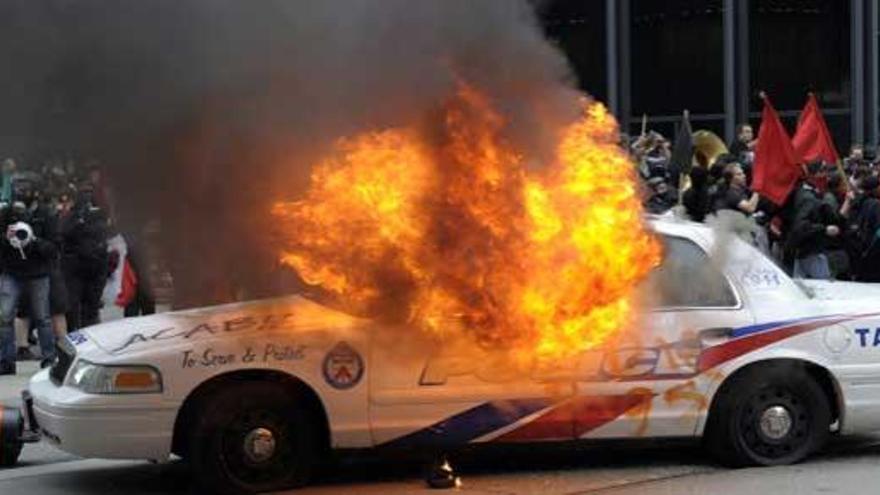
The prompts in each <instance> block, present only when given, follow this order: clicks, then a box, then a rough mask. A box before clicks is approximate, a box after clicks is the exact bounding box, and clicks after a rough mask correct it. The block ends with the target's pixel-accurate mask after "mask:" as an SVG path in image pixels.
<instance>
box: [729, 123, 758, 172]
mask: <svg viewBox="0 0 880 495" xmlns="http://www.w3.org/2000/svg"><path fill="white" fill-rule="evenodd" d="M756 144H757V140H756V139H755V131H754V129H752V126H751V125H749V124H740V125H738V126H736V139H735V140H734V141H733V142H732V143H730V146H729V147H728V149H729V150H730V151H729V152H730V154H731V155H733V158H734V160H735V161H737V162H738V163H739V164H740V165H741V166H742V168H743V172H745V174H746V178H747V181H748V183H751V181H752V165H753V164H754V163H755V145H756Z"/></svg>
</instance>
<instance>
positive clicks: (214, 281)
mask: <svg viewBox="0 0 880 495" xmlns="http://www.w3.org/2000/svg"><path fill="white" fill-rule="evenodd" d="M0 30H2V31H0V32H2V33H3V34H2V37H3V42H2V43H0V60H3V61H5V63H6V64H7V65H6V67H4V73H5V75H6V76H5V77H4V81H3V82H2V83H0V103H2V105H0V108H2V112H3V119H2V124H0V135H2V138H0V153H3V154H6V155H11V156H17V157H22V158H24V159H25V160H26V161H27V160H38V159H43V158H45V157H48V156H59V155H65V154H72V155H74V156H78V157H94V158H97V159H98V160H99V161H100V163H101V164H102V165H103V166H104V167H105V169H106V171H107V175H108V179H109V181H110V183H111V184H113V186H114V188H115V192H116V194H115V197H116V202H117V210H118V216H119V219H120V226H121V228H122V229H123V231H128V232H137V231H138V230H139V229H141V228H142V227H143V225H145V224H146V223H147V222H148V221H150V220H159V221H160V223H161V229H162V233H163V239H164V243H163V246H164V251H165V257H166V258H167V259H169V260H170V261H171V267H172V270H173V274H174V276H175V286H176V290H177V295H178V301H177V305H178V306H184V305H195V304H205V303H211V302H220V301H224V300H230V299H234V298H236V297H254V296H260V295H263V294H265V293H266V291H267V290H268V289H271V287H272V283H271V278H270V277H269V276H268V274H270V273H271V272H272V268H273V266H274V264H275V258H276V256H277V252H276V249H275V247H274V246H273V245H272V241H271V236H269V235H268V233H269V232H270V231H271V228H270V227H271V226H270V217H269V215H268V213H267V212H268V211H269V209H270V205H271V204H272V202H273V201H275V200H278V199H292V198H296V197H297V195H299V194H301V193H302V192H303V190H304V187H305V186H306V185H307V182H308V176H309V172H310V169H311V166H312V164H313V163H314V161H315V160H316V158H317V157H319V156H321V155H322V154H323V153H325V152H326V151H327V150H328V149H329V147H330V146H331V145H332V144H333V143H334V142H335V140H336V139H338V138H339V137H341V136H345V135H351V134H353V133H356V132H360V131H363V130H366V129H381V128H384V127H391V126H398V125H403V124H412V123H414V122H419V121H420V120H422V119H425V118H426V115H430V114H431V113H432V112H435V111H436V109H437V105H438V102H441V101H444V100H446V99H448V97H449V96H450V95H451V94H452V92H454V91H455V87H456V80H457V79H459V78H460V79H463V80H466V81H469V82H470V83H473V84H475V85H476V86H478V87H480V88H481V90H482V91H483V92H484V93H485V94H487V95H488V96H489V97H490V98H491V99H492V100H493V103H494V105H495V107H496V108H497V109H499V110H500V111H501V113H502V114H503V115H504V117H505V118H506V119H507V122H508V124H507V126H506V132H507V133H508V134H509V135H508V136H507V138H508V139H510V140H511V141H512V142H515V143H517V144H518V148H519V149H524V150H530V151H529V153H530V154H529V156H526V157H525V158H526V159H527V160H528V161H529V163H533V164H540V163H542V158H543V157H544V156H545V153H547V152H548V151H549V149H548V146H549V145H550V143H552V142H554V139H555V138H556V136H551V135H548V133H550V134H552V131H553V129H555V128H556V127H559V126H561V125H563V124H564V123H567V122H569V121H570V120H571V119H572V118H573V117H574V116H576V115H577V114H578V112H579V110H580V108H581V107H580V105H579V104H578V102H577V99H578V98H579V95H578V93H577V92H576V91H575V90H574V89H573V88H572V87H571V86H570V84H569V82H568V81H570V80H571V77H570V74H569V69H568V67H567V64H566V61H565V60H564V57H563V56H562V54H561V53H559V52H558V51H557V50H556V49H555V48H554V47H553V46H551V45H550V44H549V43H548V42H547V41H546V40H545V39H544V38H543V35H542V33H541V30H540V29H539V27H538V26H537V23H536V19H535V15H534V7H533V6H532V5H531V4H530V3H527V2H526V1H512V0H504V1H498V0H484V1H471V2H456V1H443V0H435V1H428V0H420V1H418V2H413V1H407V0H346V1H326V0H313V1H310V0H297V1H290V0H265V1H260V2H248V1H245V0H236V1H233V0H188V1H185V2H181V1H179V0H153V1H149V2H136V1H126V2H108V1H103V0H77V1H70V0H15V1H13V0H10V1H4V2H3V3H2V4H0Z"/></svg>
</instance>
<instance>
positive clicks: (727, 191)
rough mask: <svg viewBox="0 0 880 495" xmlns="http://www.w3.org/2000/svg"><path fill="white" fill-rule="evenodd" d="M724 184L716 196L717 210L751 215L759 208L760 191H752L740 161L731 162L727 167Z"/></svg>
mask: <svg viewBox="0 0 880 495" xmlns="http://www.w3.org/2000/svg"><path fill="white" fill-rule="evenodd" d="M722 178H723V185H722V187H721V188H720V189H719V190H718V193H717V195H716V198H715V202H714V203H715V210H734V211H738V212H740V213H742V214H743V215H751V214H753V213H755V211H757V210H758V201H759V200H760V196H759V195H758V193H755V192H752V193H750V192H749V190H748V188H747V187H746V184H747V182H746V174H745V173H744V172H743V169H742V167H741V166H740V165H739V163H729V164H728V165H727V166H726V167H725V169H724V174H723V176H722Z"/></svg>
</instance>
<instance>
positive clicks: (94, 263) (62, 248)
mask: <svg viewBox="0 0 880 495" xmlns="http://www.w3.org/2000/svg"><path fill="white" fill-rule="evenodd" d="M85 165H86V166H81V165H79V166H78V164H77V163H76V162H73V161H67V162H49V163H46V164H44V165H42V166H41V167H31V168H25V167H21V166H20V165H19V164H18V163H16V161H15V160H13V159H6V160H4V161H3V162H2V165H0V225H2V227H3V228H4V230H5V238H3V239H0V375H7V374H15V372H16V362H17V361H20V360H24V359H40V362H41V366H43V367H45V366H48V365H49V364H51V362H52V361H53V359H54V357H55V352H56V351H55V342H56V339H58V338H62V337H63V336H64V335H66V334H67V332H69V331H75V330H77V329H79V328H82V327H85V326H89V325H93V324H95V323H98V321H99V312H100V309H101V306H102V294H103V291H104V289H105V284H106V282H107V280H108V275H109V274H110V273H112V272H114V270H115V269H116V268H117V267H116V266H114V265H115V264H118V263H119V262H120V260H118V259H113V257H112V256H111V252H110V251H109V250H108V240H109V239H111V237H112V236H113V235H114V234H115V233H114V231H113V221H112V218H113V215H112V211H113V210H112V203H111V200H110V197H109V194H108V188H107V187H106V185H105V183H104V180H103V176H102V173H101V170H100V168H99V167H98V166H97V165H95V164H88V163H87V164H85ZM150 311H152V308H146V310H145V312H150ZM34 333H35V334H36V337H34ZM34 341H37V342H39V348H40V353H39V356H38V357H37V356H34V355H33V354H32V353H31V351H30V344H31V342H34Z"/></svg>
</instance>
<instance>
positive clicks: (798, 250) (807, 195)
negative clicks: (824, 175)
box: [785, 184, 843, 258]
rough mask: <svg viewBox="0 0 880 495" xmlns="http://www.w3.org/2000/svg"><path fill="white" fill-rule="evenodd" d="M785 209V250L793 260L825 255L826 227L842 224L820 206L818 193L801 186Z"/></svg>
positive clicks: (828, 209) (837, 218) (825, 206)
mask: <svg viewBox="0 0 880 495" xmlns="http://www.w3.org/2000/svg"><path fill="white" fill-rule="evenodd" d="M787 210H788V211H787V212H786V215H785V217H786V218H787V222H786V225H785V227H786V234H785V251H786V252H787V253H788V254H790V255H791V256H793V257H794V258H804V257H806V256H809V255H812V254H817V253H822V252H824V251H825V250H826V248H827V242H826V241H827V236H826V235H825V230H826V227H827V226H828V225H840V224H842V223H843V220H842V219H841V218H839V215H837V213H836V212H834V211H832V208H831V207H829V206H828V205H827V204H825V203H823V202H822V199H821V198H820V197H819V195H818V193H817V191H816V190H815V189H813V188H812V187H811V186H809V185H808V184H802V185H801V186H800V187H798V188H797V189H796V190H795V192H794V194H792V197H791V199H790V201H789V204H788V205H787ZM841 231H843V229H841Z"/></svg>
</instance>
